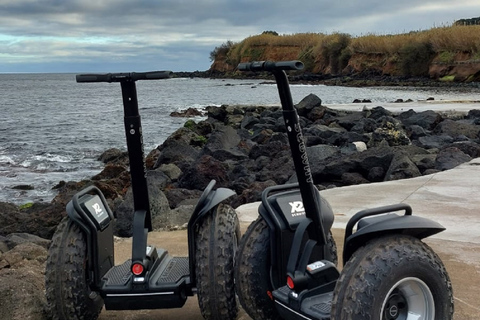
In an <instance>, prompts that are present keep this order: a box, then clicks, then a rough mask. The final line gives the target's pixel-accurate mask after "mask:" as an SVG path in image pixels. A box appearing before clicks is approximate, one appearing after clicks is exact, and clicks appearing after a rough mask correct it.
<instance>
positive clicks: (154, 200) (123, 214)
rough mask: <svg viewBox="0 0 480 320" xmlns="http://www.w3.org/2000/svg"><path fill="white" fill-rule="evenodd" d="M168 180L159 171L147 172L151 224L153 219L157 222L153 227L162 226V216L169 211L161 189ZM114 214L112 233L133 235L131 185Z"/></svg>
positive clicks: (126, 235) (121, 235)
mask: <svg viewBox="0 0 480 320" xmlns="http://www.w3.org/2000/svg"><path fill="white" fill-rule="evenodd" d="M168 181H169V179H168V177H167V176H166V175H165V174H163V173H162V172H160V171H148V172H147V187H148V196H149V200H150V214H151V218H152V224H153V222H154V221H155V222H157V224H154V225H153V228H154V229H156V228H162V227H164V225H162V223H163V222H164V221H165V219H164V217H167V216H168V213H169V211H170V206H169V203H168V200H167V197H166V196H165V194H164V193H163V191H162V189H164V188H165V187H166V186H167V184H168ZM114 214H115V216H116V217H117V219H116V221H115V224H114V234H115V235H116V236H119V237H131V236H132V235H133V214H134V205H133V191H132V188H131V187H130V188H129V189H128V191H127V193H126V195H125V197H124V200H123V201H122V202H121V203H120V205H118V207H117V208H116V209H115V211H114ZM159 217H161V218H159ZM162 219H163V220H162ZM166 223H168V222H166Z"/></svg>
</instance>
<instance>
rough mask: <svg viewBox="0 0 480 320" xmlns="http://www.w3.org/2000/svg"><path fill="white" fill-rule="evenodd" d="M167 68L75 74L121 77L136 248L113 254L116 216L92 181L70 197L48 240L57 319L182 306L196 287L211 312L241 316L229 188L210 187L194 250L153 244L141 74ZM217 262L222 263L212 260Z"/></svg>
mask: <svg viewBox="0 0 480 320" xmlns="http://www.w3.org/2000/svg"><path fill="white" fill-rule="evenodd" d="M170 74H171V72H169V71H155V72H143V73H111V74H87V75H78V76H77V78H76V79H77V82H117V83H120V85H121V89H122V96H123V107H124V115H125V117H124V122H125V134H126V141H127V148H128V154H129V163H130V174H131V185H132V193H133V202H134V208H133V210H132V222H133V238H132V242H133V243H132V256H131V258H130V259H128V260H127V261H125V262H123V263H121V264H116V263H115V261H114V241H113V239H114V235H113V225H114V223H115V216H114V214H113V213H112V211H111V209H110V208H109V206H108V203H107V201H106V199H105V197H104V196H103V194H102V192H101V190H100V189H99V188H97V187H95V186H90V187H88V188H86V189H84V190H82V191H81V192H79V193H77V194H76V195H75V196H74V197H73V199H72V200H71V201H70V202H69V203H68V205H67V208H66V210H67V217H66V218H65V219H64V220H63V221H62V222H61V223H60V225H59V226H58V228H57V231H56V232H55V234H54V237H53V240H52V244H51V246H50V248H49V253H48V260H47V267H46V274H45V279H46V296H47V302H48V312H49V313H50V316H51V318H53V319H61V320H68V319H96V318H97V317H98V315H99V313H100V312H101V310H102V308H103V306H105V308H106V309H107V310H136V309H160V308H179V307H182V306H183V305H184V304H185V301H186V299H187V297H188V296H193V295H194V294H197V295H198V302H199V306H200V309H201V312H202V315H203V316H204V317H205V318H206V319H235V318H236V315H237V305H236V297H235V291H234V278H233V261H234V256H235V250H236V248H237V242H238V238H239V236H240V229H239V223H238V218H237V216H236V213H235V211H234V210H233V209H232V208H231V207H230V206H229V205H227V204H225V203H223V202H224V200H226V199H227V198H229V197H230V196H232V195H233V194H234V192H233V191H232V190H230V189H226V188H218V189H216V190H214V186H215V181H211V182H210V184H209V185H208V186H207V187H206V189H205V190H204V192H203V194H202V196H201V197H200V199H199V201H198V203H197V206H196V207H195V209H194V212H193V213H192V216H191V218H190V220H189V223H188V228H187V232H188V252H189V255H188V257H176V256H171V255H170V254H169V253H168V252H167V250H166V249H161V248H157V247H156V246H154V245H151V244H148V241H147V238H148V233H149V232H150V231H152V221H151V214H150V201H149V195H148V187H147V178H146V176H147V175H146V169H145V163H144V150H143V137H142V125H141V119H140V114H139V110H138V102H137V92H136V81H138V80H156V79H166V78H169V77H170ZM212 263H213V265H222V266H223V267H222V268H214V267H212V266H211V264H212Z"/></svg>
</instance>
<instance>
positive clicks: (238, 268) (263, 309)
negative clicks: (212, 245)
mask: <svg viewBox="0 0 480 320" xmlns="http://www.w3.org/2000/svg"><path fill="white" fill-rule="evenodd" d="M327 251H328V252H327V255H329V257H330V258H331V261H332V262H333V263H335V264H337V260H338V259H337V247H336V244H335V240H334V239H333V235H332V233H331V232H329V233H328V235H327ZM270 263H271V261H270V231H269V229H268V226H267V223H266V222H265V220H264V219H263V218H262V217H259V218H257V220H255V221H254V222H252V223H251V224H250V225H249V226H248V228H247V231H246V232H245V234H244V235H243V236H242V239H241V240H240V244H239V246H238V251H237V258H236V261H235V279H236V283H235V286H236V290H237V295H238V299H239V301H240V304H241V305H242V307H243V309H244V310H245V311H246V312H247V314H248V315H249V316H250V317H251V318H252V319H256V320H257V319H262V320H274V319H275V320H276V319H281V318H280V316H279V314H278V312H277V310H276V308H275V304H274V302H273V300H272V298H271V297H270V294H271V292H272V291H273V290H274V289H275V288H272V284H271V281H270Z"/></svg>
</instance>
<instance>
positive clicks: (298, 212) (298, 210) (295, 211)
mask: <svg viewBox="0 0 480 320" xmlns="http://www.w3.org/2000/svg"><path fill="white" fill-rule="evenodd" d="M288 204H289V205H290V207H291V211H290V213H291V214H292V217H298V216H303V215H305V208H304V207H303V202H302V201H293V202H289V203H288Z"/></svg>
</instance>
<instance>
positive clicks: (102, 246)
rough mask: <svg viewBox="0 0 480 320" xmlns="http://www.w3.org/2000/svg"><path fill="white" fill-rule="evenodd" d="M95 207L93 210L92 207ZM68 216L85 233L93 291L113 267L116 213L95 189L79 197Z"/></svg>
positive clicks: (90, 189)
mask: <svg viewBox="0 0 480 320" xmlns="http://www.w3.org/2000/svg"><path fill="white" fill-rule="evenodd" d="M93 206H94V207H93ZM66 211H67V215H68V217H69V218H70V220H71V221H72V223H75V224H76V225H78V227H79V228H80V230H81V231H82V232H83V234H84V236H85V240H86V242H87V243H86V245H87V256H88V261H87V266H86V268H87V270H88V272H87V277H88V281H89V282H90V284H91V285H93V287H94V288H99V287H100V286H101V282H102V277H103V276H104V275H105V274H106V273H107V272H108V270H110V269H111V268H112V267H113V266H114V265H115V261H114V245H113V221H114V219H115V217H114V215H113V212H112V211H111V209H110V207H109V206H108V204H107V200H106V199H105V197H104V195H103V194H102V192H101V191H100V189H98V188H97V187H95V186H90V187H87V188H85V189H83V190H81V191H80V192H78V193H76V194H75V195H74V196H73V198H72V200H70V202H68V204H67V207H66Z"/></svg>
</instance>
